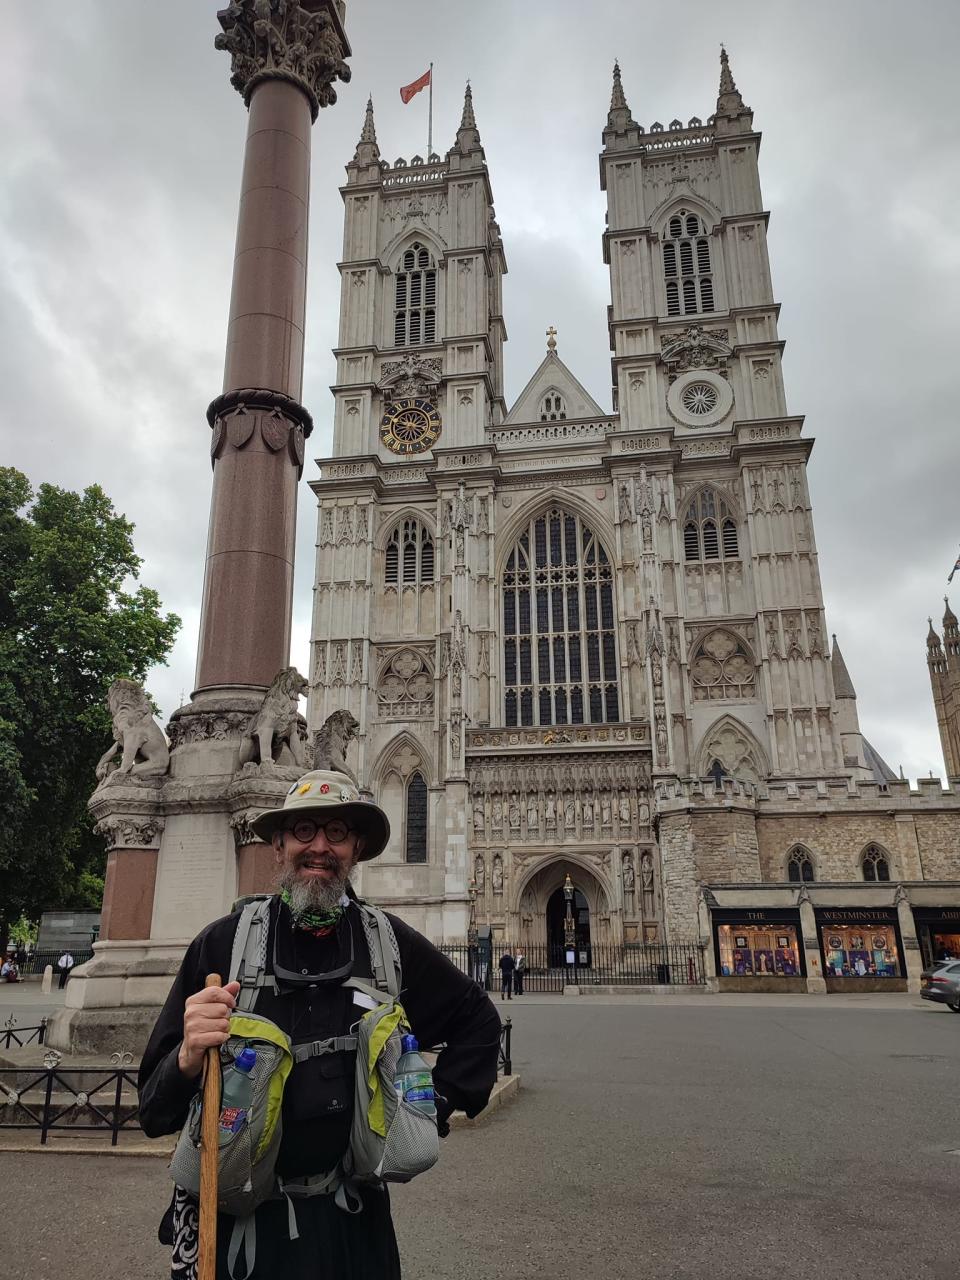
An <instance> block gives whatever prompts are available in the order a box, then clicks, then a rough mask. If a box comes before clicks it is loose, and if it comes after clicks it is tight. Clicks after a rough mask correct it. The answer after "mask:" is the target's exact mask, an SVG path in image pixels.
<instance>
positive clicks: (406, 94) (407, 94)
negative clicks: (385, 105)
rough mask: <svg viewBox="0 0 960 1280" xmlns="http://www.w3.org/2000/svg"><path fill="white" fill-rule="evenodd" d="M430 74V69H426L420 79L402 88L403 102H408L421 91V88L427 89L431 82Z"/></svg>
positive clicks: (401, 96)
mask: <svg viewBox="0 0 960 1280" xmlns="http://www.w3.org/2000/svg"><path fill="white" fill-rule="evenodd" d="M430 75H431V73H430V72H429V71H425V72H424V73H423V75H422V76H421V77H420V79H419V80H414V81H413V83H412V84H405V85H404V86H403V88H402V89H401V90H400V100H401V102H403V103H404V104H406V103H408V102H409V101H410V99H411V98H412V97H414V95H415V94H418V93H419V92H420V90H421V89H425V88H426V87H427V85H428V84H429V83H430Z"/></svg>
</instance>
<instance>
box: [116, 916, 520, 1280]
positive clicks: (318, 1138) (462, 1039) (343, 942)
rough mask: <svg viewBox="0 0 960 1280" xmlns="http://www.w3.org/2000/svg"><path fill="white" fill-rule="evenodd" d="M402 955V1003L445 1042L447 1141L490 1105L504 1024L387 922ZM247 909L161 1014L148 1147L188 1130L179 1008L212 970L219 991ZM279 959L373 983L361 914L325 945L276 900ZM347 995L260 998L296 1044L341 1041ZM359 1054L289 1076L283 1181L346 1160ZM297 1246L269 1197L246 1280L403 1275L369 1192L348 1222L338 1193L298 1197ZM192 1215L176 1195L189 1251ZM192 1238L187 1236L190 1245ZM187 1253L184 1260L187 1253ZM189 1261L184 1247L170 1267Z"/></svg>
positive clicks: (310, 992) (151, 1047)
mask: <svg viewBox="0 0 960 1280" xmlns="http://www.w3.org/2000/svg"><path fill="white" fill-rule="evenodd" d="M389 919H390V923H391V925H392V926H393V930H394V933H395V935H396V939H397V945H398V948H399V951H400V962H401V968H402V983H403V990H402V992H401V996H400V999H401V1003H402V1004H403V1007H404V1009H405V1010H406V1012H407V1016H408V1018H409V1019H410V1024H411V1026H412V1028H413V1032H414V1034H415V1035H416V1037H417V1039H418V1040H419V1041H420V1044H421V1046H422V1047H423V1048H430V1047H432V1046H435V1045H440V1044H443V1045H445V1048H443V1050H442V1052H441V1053H440V1056H439V1058H438V1059H437V1064H436V1067H435V1069H434V1073H433V1074H434V1083H435V1086H436V1090H437V1118H438V1123H439V1124H440V1128H441V1133H442V1132H444V1130H445V1128H446V1119H447V1117H448V1116H449V1114H450V1113H451V1112H452V1111H465V1112H466V1113H467V1115H468V1116H474V1115H477V1114H478V1112H480V1111H482V1110H483V1108H484V1106H486V1103H487V1099H488V1098H489V1096H490V1091H491V1090H492V1088H493V1085H494V1083H495V1081H496V1076H497V1059H498V1051H499V1042H500V1019H499V1017H498V1016H497V1012H496V1010H495V1009H494V1007H493V1005H492V1004H491V1002H490V1000H489V999H488V997H487V996H486V995H485V994H484V993H483V991H481V989H480V988H479V987H478V986H477V984H476V983H475V982H473V981H472V979H470V978H468V977H467V976H466V975H465V974H463V973H461V972H460V970H459V969H457V968H456V967H455V966H454V965H452V964H451V963H450V961H449V960H447V958H446V957H445V956H443V955H441V953H440V952H439V951H437V949H436V948H435V947H434V946H433V945H432V944H431V943H430V942H428V941H427V940H426V938H424V937H423V936H422V935H421V934H419V933H417V932H416V931H415V930H413V929H411V928H410V926H409V925H407V924H404V922H403V921H402V920H399V919H398V918H397V917H396V916H393V915H391V916H389ZM238 920H239V912H235V913H234V914H233V915H230V916H226V917H224V918H223V919H221V920H216V921H214V923H213V924H211V925H208V926H207V928H206V929H204V930H203V932H202V933H200V934H199V935H198V936H197V937H196V938H195V939H194V941H193V942H192V943H191V944H190V946H189V948H188V949H187V953H186V955H185V956H184V959H183V963H182V964H181V966H180V971H179V973H178V974H177V977H176V979H175V980H174V983H173V986H172V988H171V990H170V994H169V996H168V997H167V1001H166V1004H165V1005H164V1007H163V1010H162V1012H161V1014H160V1017H159V1018H158V1020H157V1024H156V1026H155V1027H154V1029H153V1034H152V1035H151V1037H150V1041H149V1043H148V1045H147V1048H146V1051H145V1053H144V1056H143V1061H142V1063H141V1067H140V1081H139V1085H140V1123H141V1125H142V1127H143V1130H144V1132H145V1133H147V1134H148V1135H149V1136H150V1137H159V1136H160V1135H161V1134H166V1133H174V1132H175V1131H176V1130H178V1129H180V1128H181V1127H182V1126H183V1123H184V1121H185V1119H186V1115H187V1108H188V1106H189V1104H190V1100H191V1098H192V1097H193V1095H194V1094H195V1093H196V1091H197V1090H198V1089H199V1087H200V1084H199V1079H196V1080H187V1079H186V1078H185V1077H184V1076H183V1075H182V1074H181V1073H180V1069H179V1067H178V1065H177V1054H178V1051H179V1048H180V1043H181V1040H182V1038H183V1006H184V1002H185V1001H186V999H187V997H188V996H190V995H193V994H194V993H195V992H197V991H199V990H201V988H202V987H203V985H204V983H205V981H206V976H207V974H209V973H219V974H220V975H221V976H222V977H223V979H224V981H226V976H227V973H228V970H229V967H230V953H231V949H232V946H233V936H234V933H235V931H236V927H237V921H238ZM274 954H276V958H277V961H278V963H279V965H280V967H281V968H284V969H288V970H292V971H294V972H295V973H304V974H317V975H319V974H323V973H325V972H329V971H332V970H334V969H338V968H340V967H341V966H342V965H343V964H345V963H347V962H348V961H349V960H350V958H351V955H352V958H353V975H354V976H355V977H358V978H367V979H369V977H370V972H371V969H370V954H369V949H368V947H367V943H366V940H365V937H364V933H363V928H362V925H361V922H360V913H359V911H358V909H357V908H356V907H355V906H353V905H351V906H350V907H348V908H347V911H346V912H345V915H344V917H343V919H342V920H341V921H340V923H339V925H338V926H337V929H336V932H335V933H334V934H331V935H330V936H328V937H326V938H316V937H314V936H313V935H312V934H308V933H305V932H303V931H302V930H299V929H295V928H294V927H293V920H292V917H291V915H290V913H289V911H288V910H287V908H286V907H285V906H283V905H282V904H281V903H280V902H279V899H275V900H274V903H273V904H272V907H271V924H270V934H269V938H268V943H267V966H268V969H269V970H270V971H271V972H272V969H273V957H274ZM353 998H354V997H353V993H352V992H351V991H350V990H349V989H346V988H344V987H342V986H341V985H340V982H339V981H337V982H335V983H332V984H329V985H324V984H322V983H319V984H315V985H310V986H304V987H299V988H292V987H291V988H288V989H284V990H281V991H280V992H279V993H278V994H274V993H273V992H271V991H269V990H264V991H262V992H261V995H260V998H259V1000H258V1002H257V1011H258V1012H259V1013H262V1014H263V1015H264V1016H265V1017H268V1018H270V1019H272V1020H273V1021H274V1022H276V1023H277V1025H278V1026H280V1027H282V1028H283V1030H284V1031H286V1032H287V1034H288V1035H289V1036H290V1037H291V1039H292V1040H293V1042H294V1043H295V1044H297V1043H300V1042H301V1041H309V1040H318V1039H326V1038H327V1037H329V1036H336V1035H344V1034H346V1033H347V1031H348V1030H349V1027H350V1025H351V1024H352V1023H354V1022H356V1020H357V1018H358V1017H359V1016H360V1015H361V1013H362V1009H360V1008H358V1006H357V1005H355V1004H354V1002H353ZM353 1071H354V1055H353V1054H329V1055H325V1056H323V1057H321V1058H311V1059H309V1060H308V1061H307V1062H305V1063H301V1064H299V1065H297V1066H295V1067H294V1070H293V1071H292V1072H291V1074H290V1078H289V1080H288V1081H287V1085H286V1089H285V1092H284V1101H283V1112H282V1117H283V1138H282V1142H281V1147H280V1155H279V1158H278V1162H277V1171H278V1173H280V1174H282V1175H285V1176H287V1177H298V1176H307V1175H312V1174H317V1173H323V1172H325V1171H326V1170H328V1169H332V1168H334V1166H335V1165H336V1164H337V1163H338V1161H339V1160H340V1158H341V1157H342V1155H343V1154H344V1152H345V1150H346V1147H347V1143H348V1140H349V1135H350V1125H351V1122H352V1116H353V1092H354V1083H353ZM295 1207H296V1215H297V1226H298V1229H299V1239H297V1240H293V1241H291V1240H290V1238H289V1230H288V1221H287V1204H286V1202H285V1201H284V1200H270V1201H267V1202H266V1203H265V1204H263V1205H261V1206H260V1208H259V1209H258V1210H257V1219H256V1221H257V1257H256V1268H255V1270H254V1272H253V1273H252V1276H251V1280H260V1278H261V1277H262V1278H264V1280H265V1278H266V1277H268V1276H271V1277H273V1276H279V1275H283V1277H284V1280H307V1278H308V1277H309V1280H321V1278H322V1277H325V1276H327V1275H330V1276H334V1275H335V1276H337V1277H339V1278H341V1280H391V1278H393V1277H399V1275H400V1261H399V1255H398V1253H397V1245H396V1238H395V1236H394V1232H393V1224H392V1222H391V1219H390V1207H389V1198H388V1196H387V1193H386V1191H385V1190H383V1191H378V1190H368V1191H365V1192H364V1210H363V1212H361V1213H359V1214H356V1215H355V1216H352V1215H350V1214H347V1213H344V1212H343V1211H342V1210H340V1209H338V1208H337V1207H336V1205H335V1204H334V1201H333V1197H332V1196H314V1197H311V1198H310V1199H298V1200H297V1201H296V1206H295ZM194 1216H195V1206H194V1205H193V1203H192V1202H191V1201H189V1200H188V1199H187V1197H186V1196H185V1195H184V1194H182V1193H180V1192H179V1191H178V1192H177V1196H176V1197H175V1200H174V1202H173V1203H172V1204H171V1206H170V1208H169V1209H168V1211H167V1213H166V1215H165V1216H164V1220H163V1222H162V1223H161V1228H160V1239H161V1240H163V1241H164V1242H166V1243H170V1244H174V1243H175V1238H176V1237H177V1236H178V1234H179V1235H180V1237H181V1244H182V1241H183V1239H184V1238H185V1233H186V1232H187V1230H188V1228H189V1229H190V1230H192V1224H193V1220H194ZM233 1221H234V1220H233V1219H232V1218H227V1217H224V1216H222V1215H221V1218H220V1223H219V1230H218V1249H217V1276H218V1280H221V1277H222V1278H223V1280H226V1277H227V1275H228V1272H227V1267H226V1251H227V1242H228V1241H229V1238H230V1233H231V1231H232V1228H233ZM190 1239H191V1241H192V1236H190ZM189 1252H190V1250H189V1248H188V1250H187V1255H188V1256H189ZM182 1254H183V1249H182V1248H181V1247H180V1246H179V1245H178V1246H177V1247H176V1248H175V1250H174V1256H175V1259H176V1258H177V1257H178V1256H181V1255H182ZM173 1275H174V1276H175V1277H177V1280H190V1272H189V1269H183V1268H182V1266H180V1267H177V1266H175V1267H174V1271H173Z"/></svg>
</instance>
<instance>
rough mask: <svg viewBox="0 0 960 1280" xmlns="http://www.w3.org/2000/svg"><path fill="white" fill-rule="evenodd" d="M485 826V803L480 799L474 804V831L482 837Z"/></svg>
mask: <svg viewBox="0 0 960 1280" xmlns="http://www.w3.org/2000/svg"><path fill="white" fill-rule="evenodd" d="M484 825H485V822H484V812H483V801H482V800H481V799H479V798H478V799H476V800H475V801H474V802H473V829H474V831H477V832H479V833H480V834H481V835H482V834H483V828H484Z"/></svg>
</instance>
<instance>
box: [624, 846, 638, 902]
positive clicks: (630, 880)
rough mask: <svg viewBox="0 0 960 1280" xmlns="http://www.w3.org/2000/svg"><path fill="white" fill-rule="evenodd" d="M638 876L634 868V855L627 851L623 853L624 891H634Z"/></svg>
mask: <svg viewBox="0 0 960 1280" xmlns="http://www.w3.org/2000/svg"><path fill="white" fill-rule="evenodd" d="M635 883H636V877H635V874H634V870H633V856H632V854H629V853H625V854H624V855H623V891H624V893H633V889H634V885H635Z"/></svg>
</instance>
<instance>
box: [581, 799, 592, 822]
mask: <svg viewBox="0 0 960 1280" xmlns="http://www.w3.org/2000/svg"><path fill="white" fill-rule="evenodd" d="M583 825H584V826H585V827H592V826H593V800H592V799H591V798H590V796H589V794H588V795H586V796H585V797H584V801H583Z"/></svg>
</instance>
